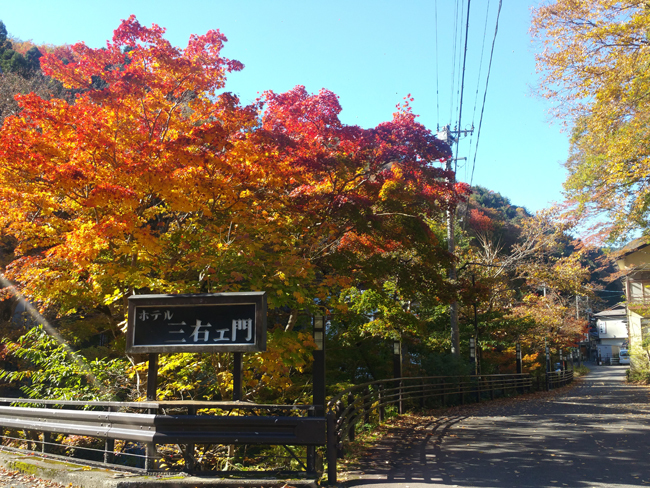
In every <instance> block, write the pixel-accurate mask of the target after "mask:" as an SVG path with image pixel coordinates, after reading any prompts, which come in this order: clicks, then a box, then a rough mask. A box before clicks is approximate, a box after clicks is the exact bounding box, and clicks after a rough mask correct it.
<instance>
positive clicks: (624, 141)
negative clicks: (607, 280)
mask: <svg viewBox="0 0 650 488" xmlns="http://www.w3.org/2000/svg"><path fill="white" fill-rule="evenodd" d="M649 24H650V10H649V9H648V4H647V2H646V1H645V0H623V1H621V0H595V1H575V0H556V1H553V2H549V3H547V4H544V5H542V6H540V7H538V8H535V9H534V10H533V24H532V33H533V36H534V39H536V40H537V41H539V43H540V44H541V48H540V50H539V52H538V54H537V61H538V69H539V71H540V72H541V73H542V76H543V78H542V81H541V84H540V89H541V92H542V94H543V95H545V96H546V97H548V98H549V99H551V100H553V101H554V102H555V107H556V110H555V113H556V115H559V116H561V117H565V118H566V120H567V121H568V123H569V125H570V126H571V127H572V131H573V137H572V141H571V142H572V145H571V155H570V158H569V160H568V161H567V163H566V167H567V169H568V172H569V175H568V179H567V181H566V184H565V188H566V191H567V196H568V197H569V199H570V200H571V201H572V202H573V203H574V208H577V209H578V210H579V211H580V212H581V213H582V215H586V216H593V215H600V216H604V218H602V219H600V220H599V221H597V222H598V223H599V224H600V227H601V229H602V230H604V231H605V236H607V235H610V236H611V237H614V238H624V237H625V234H626V233H627V232H628V231H630V230H633V229H641V230H646V229H647V228H648V217H649V215H648V203H647V202H648V197H649V195H650V193H649V187H648V175H649V173H650V168H649V167H648V156H649V153H648V147H649V145H648V137H649V132H648V126H649V122H650V106H649V105H648V97H647V93H648V90H649V89H650V84H649V79H648V76H647V66H648V63H649V62H650V51H649V49H650V39H649V38H648V31H647V26H648V25H649Z"/></svg>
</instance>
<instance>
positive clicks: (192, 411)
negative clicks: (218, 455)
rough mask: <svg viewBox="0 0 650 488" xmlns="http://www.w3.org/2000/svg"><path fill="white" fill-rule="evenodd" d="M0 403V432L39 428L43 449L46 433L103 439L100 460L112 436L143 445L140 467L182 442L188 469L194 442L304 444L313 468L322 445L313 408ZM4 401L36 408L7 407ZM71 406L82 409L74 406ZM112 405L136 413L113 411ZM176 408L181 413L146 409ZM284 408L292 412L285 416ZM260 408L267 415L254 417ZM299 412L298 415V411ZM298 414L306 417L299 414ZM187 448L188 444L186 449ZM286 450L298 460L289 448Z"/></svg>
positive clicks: (108, 455) (151, 465)
mask: <svg viewBox="0 0 650 488" xmlns="http://www.w3.org/2000/svg"><path fill="white" fill-rule="evenodd" d="M2 403H4V404H5V405H4V406H0V426H1V427H2V431H4V429H13V430H23V431H33V432H42V433H43V440H42V441H36V442H33V441H32V442H33V443H36V444H41V445H42V451H43V452H45V453H47V452H48V451H49V450H51V446H52V443H51V442H50V439H51V436H50V435H48V434H65V435H79V436H88V437H93V438H96V439H103V440H104V441H105V449H104V462H105V463H110V462H112V460H113V459H114V457H115V454H117V453H115V452H114V446H115V441H116V440H123V441H128V442H133V443H140V444H142V445H144V446H145V447H146V454H145V456H144V470H146V471H154V470H156V462H157V461H158V459H159V458H158V455H157V451H156V446H157V445H163V444H177V445H184V446H185V447H186V448H185V449H181V451H182V452H183V457H184V458H185V466H186V468H187V469H188V470H190V471H191V470H192V467H194V466H195V459H194V457H193V451H194V445H195V444H223V445H233V444H247V445H248V444H257V445H259V444H266V445H282V446H285V447H286V446H308V459H307V463H306V465H303V466H304V467H305V470H306V471H308V472H314V471H315V467H314V455H313V453H314V448H315V446H322V445H324V444H325V443H326V434H325V426H326V421H325V418H323V417H320V418H318V417H314V416H313V413H314V407H313V406H311V405H297V406H294V405H258V404H250V403H248V402H142V403H139V402H131V403H120V402H71V401H63V400H31V399H15V398H14V399H10V398H0V404H2ZM7 403H12V404H14V405H15V404H36V405H39V406H38V407H33V406H30V407H25V406H7ZM48 407H49V408H48ZM75 407H76V408H79V407H83V408H86V409H87V410H76V409H74V408H75ZM88 409H95V410H88ZM98 409H99V411H98ZM117 409H123V410H124V409H137V410H141V411H140V412H117V411H114V410H117ZM179 409H181V410H184V411H185V413H184V414H171V415H170V414H164V413H148V412H160V411H164V410H179ZM201 409H204V410H205V409H211V410H214V409H216V410H218V411H221V412H225V413H226V415H212V414H202V415H201V414H197V413H198V411H199V410H201ZM238 409H241V410H247V411H249V412H250V411H252V413H253V415H232V416H231V415H229V414H230V413H232V412H233V411H234V410H238ZM112 410H113V411H112ZM142 410H144V411H145V412H147V413H144V412H142ZM273 411H275V412H279V411H285V415H268V413H269V412H273ZM286 411H289V412H292V413H294V414H296V415H286ZM264 412H266V413H267V415H260V413H264ZM301 413H302V414H303V415H300V414H301ZM304 413H307V415H308V416H306V417H305V416H304ZM2 433H3V434H4V432H2ZM188 446H191V449H189V448H188ZM310 451H311V456H309V454H310ZM290 453H291V454H292V456H293V457H294V458H296V459H298V458H297V457H296V456H295V454H294V453H293V452H292V451H290ZM299 462H300V460H299Z"/></svg>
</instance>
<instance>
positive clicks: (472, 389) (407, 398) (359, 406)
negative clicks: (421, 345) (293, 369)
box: [326, 371, 573, 484]
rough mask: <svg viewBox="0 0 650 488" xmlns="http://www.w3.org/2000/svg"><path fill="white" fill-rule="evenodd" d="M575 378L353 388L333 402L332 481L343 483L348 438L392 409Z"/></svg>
mask: <svg viewBox="0 0 650 488" xmlns="http://www.w3.org/2000/svg"><path fill="white" fill-rule="evenodd" d="M572 380H573V371H564V372H558V373H549V375H547V378H546V380H545V378H544V376H539V377H537V379H535V378H533V377H532V376H531V375H530V374H525V373H522V374H501V375H476V376H424V377H416V378H398V379H391V380H379V381H372V382H368V383H364V384H361V385H356V386H353V387H351V388H348V389H347V390H345V391H343V392H341V393H339V394H338V395H336V396H335V397H334V398H332V399H331V400H330V401H329V402H328V405H327V412H326V416H327V471H328V482H329V484H336V482H337V473H336V468H337V460H338V459H340V458H342V457H343V456H344V443H345V441H354V440H355V437H356V432H357V430H358V429H359V427H360V426H363V425H366V424H370V423H371V422H373V423H374V422H376V423H381V422H383V421H384V419H385V418H386V407H393V408H394V409H395V410H396V411H397V413H400V414H401V413H404V411H405V410H407V409H413V408H415V409H417V408H425V407H445V406H452V405H462V404H465V403H472V402H480V401H483V400H494V399H495V398H499V397H504V396H513V395H518V394H522V393H527V392H531V391H535V390H546V389H551V388H556V387H559V386H563V385H565V384H567V383H569V382H570V381H572Z"/></svg>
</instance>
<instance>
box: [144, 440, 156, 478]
mask: <svg viewBox="0 0 650 488" xmlns="http://www.w3.org/2000/svg"><path fill="white" fill-rule="evenodd" d="M157 454H158V452H157V451H156V444H154V443H153V442H147V443H146V444H145V452H144V455H145V458H144V470H145V471H154V470H155V469H156V467H157V464H158V463H157V461H158V455H157Z"/></svg>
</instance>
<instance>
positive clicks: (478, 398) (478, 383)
mask: <svg viewBox="0 0 650 488" xmlns="http://www.w3.org/2000/svg"><path fill="white" fill-rule="evenodd" d="M476 403H481V377H480V376H477V377H476Z"/></svg>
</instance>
